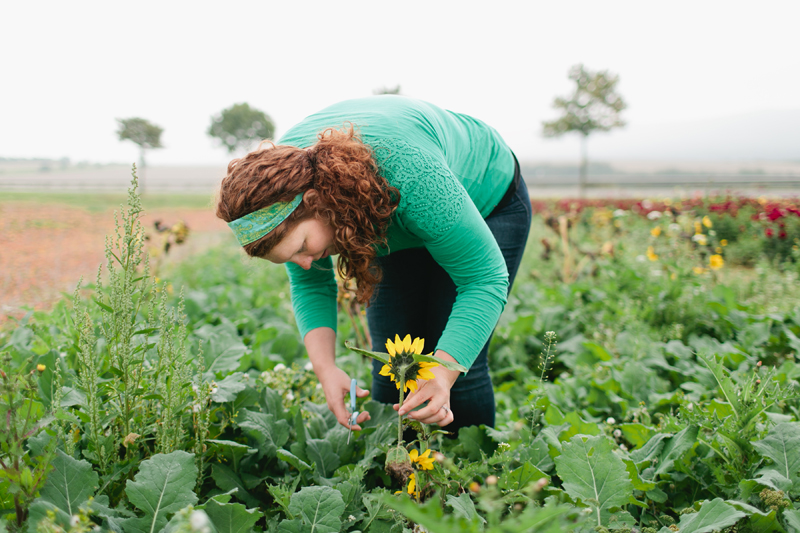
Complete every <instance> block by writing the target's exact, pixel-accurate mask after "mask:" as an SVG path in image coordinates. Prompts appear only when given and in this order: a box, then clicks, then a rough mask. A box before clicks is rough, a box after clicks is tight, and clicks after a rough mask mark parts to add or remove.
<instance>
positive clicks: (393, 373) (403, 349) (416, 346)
mask: <svg viewBox="0 0 800 533" xmlns="http://www.w3.org/2000/svg"><path fill="white" fill-rule="evenodd" d="M424 346H425V339H420V338H419V337H417V338H415V339H414V340H413V341H412V340H411V335H406V336H405V338H404V339H402V340H401V339H400V335H395V337H394V342H392V340H391V339H386V351H387V352H388V353H389V359H390V360H391V362H390V363H389V364H385V365H383V368H381V371H380V375H381V376H388V377H389V378H390V379H391V380H392V381H394V382H395V385H396V386H397V388H398V390H399V389H400V382H401V381H403V380H402V379H401V378H400V376H403V375H405V386H404V387H403V392H406V391H408V390H410V391H411V392H414V391H416V390H417V388H418V384H417V381H416V380H417V379H433V378H434V377H436V376H435V375H434V374H433V372H431V371H430V369H431V368H434V367H437V366H439V363H426V362H416V361H414V357H413V356H414V355H420V354H421V353H422V349H423V347H424Z"/></svg>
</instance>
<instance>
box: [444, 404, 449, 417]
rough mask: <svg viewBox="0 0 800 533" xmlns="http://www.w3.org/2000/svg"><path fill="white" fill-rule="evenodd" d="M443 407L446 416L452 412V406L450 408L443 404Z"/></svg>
mask: <svg viewBox="0 0 800 533" xmlns="http://www.w3.org/2000/svg"><path fill="white" fill-rule="evenodd" d="M442 409H444V414H445V416H447V415H449V414H450V408H449V407H447V406H446V405H443V406H442Z"/></svg>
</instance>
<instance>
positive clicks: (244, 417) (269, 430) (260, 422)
mask: <svg viewBox="0 0 800 533" xmlns="http://www.w3.org/2000/svg"><path fill="white" fill-rule="evenodd" d="M237 423H238V424H239V427H241V428H243V429H245V430H247V433H248V434H249V435H250V436H251V437H253V438H254V439H255V441H256V442H257V443H258V451H259V454H260V457H263V456H265V455H266V456H267V457H275V456H276V454H277V452H278V448H281V447H282V446H283V445H284V444H286V441H288V440H289V423H288V422H287V421H286V420H278V421H276V420H275V416H273V415H268V414H264V413H257V412H255V411H248V410H244V411H241V412H240V414H239V417H238V420H237Z"/></svg>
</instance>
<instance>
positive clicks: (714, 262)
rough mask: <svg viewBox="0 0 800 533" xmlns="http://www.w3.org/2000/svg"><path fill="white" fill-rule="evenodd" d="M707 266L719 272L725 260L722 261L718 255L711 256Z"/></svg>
mask: <svg viewBox="0 0 800 533" xmlns="http://www.w3.org/2000/svg"><path fill="white" fill-rule="evenodd" d="M708 262H709V265H710V266H711V268H713V269H714V270H719V269H720V268H722V267H723V266H725V260H724V259H722V256H721V255H719V254H715V255H712V256H711V258H710V259H709V260H708Z"/></svg>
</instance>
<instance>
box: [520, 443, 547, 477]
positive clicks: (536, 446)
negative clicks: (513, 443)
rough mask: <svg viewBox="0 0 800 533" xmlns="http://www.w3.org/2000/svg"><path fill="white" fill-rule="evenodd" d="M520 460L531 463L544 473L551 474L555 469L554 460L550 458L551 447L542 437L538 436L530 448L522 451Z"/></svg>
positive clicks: (527, 447)
mask: <svg viewBox="0 0 800 533" xmlns="http://www.w3.org/2000/svg"><path fill="white" fill-rule="evenodd" d="M519 460H520V461H522V462H526V463H531V464H532V465H533V466H535V467H536V468H538V469H539V470H541V471H542V472H549V471H550V470H551V469H552V468H553V465H554V463H553V458H552V457H550V452H549V447H548V446H547V443H546V442H545V441H544V438H543V437H542V436H541V435H537V436H536V438H535V439H533V442H531V443H530V445H529V446H526V447H525V448H523V449H522V450H521V451H520V454H519Z"/></svg>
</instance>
